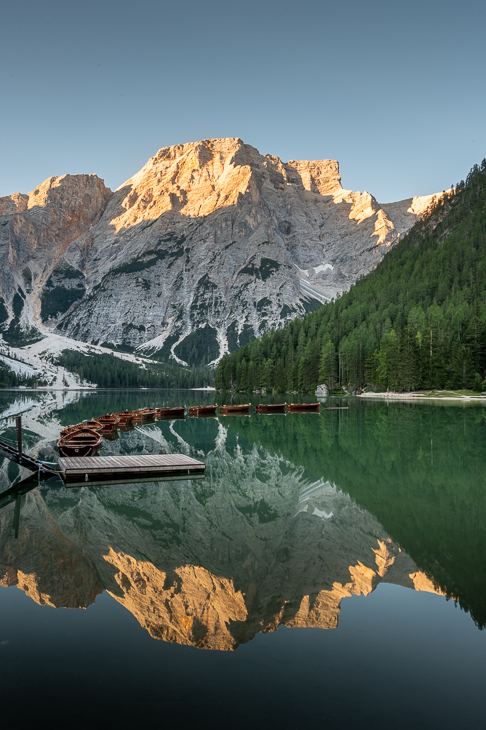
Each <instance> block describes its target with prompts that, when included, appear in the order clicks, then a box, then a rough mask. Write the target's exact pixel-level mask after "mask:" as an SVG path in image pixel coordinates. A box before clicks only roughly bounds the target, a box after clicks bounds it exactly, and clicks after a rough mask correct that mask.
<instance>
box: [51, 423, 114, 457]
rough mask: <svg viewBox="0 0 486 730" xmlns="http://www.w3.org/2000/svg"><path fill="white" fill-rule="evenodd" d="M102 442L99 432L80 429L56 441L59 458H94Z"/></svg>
mask: <svg viewBox="0 0 486 730" xmlns="http://www.w3.org/2000/svg"><path fill="white" fill-rule="evenodd" d="M102 442H103V439H102V437H101V434H100V433H99V432H97V431H91V430H90V429H89V428H81V429H79V430H78V431H73V432H71V433H68V434H67V435H66V436H61V438H60V439H58V441H57V448H58V450H59V453H60V455H61V456H94V455H95V454H96V453H97V452H98V450H99V449H100V446H101V444H102Z"/></svg>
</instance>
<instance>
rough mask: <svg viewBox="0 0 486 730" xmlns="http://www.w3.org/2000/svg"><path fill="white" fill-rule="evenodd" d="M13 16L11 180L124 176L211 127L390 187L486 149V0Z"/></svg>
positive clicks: (155, 0)
mask: <svg viewBox="0 0 486 730" xmlns="http://www.w3.org/2000/svg"><path fill="white" fill-rule="evenodd" d="M1 28H2V33H1V42H0V78H1V84H0V196H3V195H9V194H11V193H14V192H23V193H26V192H29V191H30V190H33V189H34V188H35V187H36V186H37V185H38V184H40V183H41V182H43V181H44V180H45V179H46V178H48V177H51V176H53V175H63V174H65V173H70V174H76V173H95V174H97V175H98V176H99V177H101V178H103V179H104V181H105V184H106V185H108V187H110V188H112V189H115V188H117V187H118V186H119V185H121V184H122V183H123V182H124V181H125V180H127V179H128V178H129V177H131V176H132V175H133V174H135V173H136V172H137V171H138V170H139V169H140V168H141V167H142V166H143V165H144V164H145V162H146V161H147V160H148V159H149V158H150V157H152V156H153V155H154V154H156V152H157V150H159V149H160V148H161V147H166V146H169V145H173V144H181V143H186V142H195V141H198V140H202V139H208V138H213V137H240V138H241V139H243V140H244V142H246V143H248V144H251V145H252V146H253V147H256V148H257V149H258V150H259V151H260V152H261V153H262V154H272V155H276V156H278V157H280V158H281V159H283V161H284V162H285V161H287V160H289V159H294V160H299V159H306V160H319V159H334V160H338V161H339V163H340V170H341V175H342V183H343V186H344V187H345V188H348V189H352V190H361V191H364V190H368V191H369V192H370V193H372V195H374V196H375V197H376V198H377V200H378V201H379V202H382V203H385V202H391V201H395V200H401V199H404V198H408V197H412V196H414V195H427V194H430V193H434V192H438V191H441V190H444V189H446V188H449V187H450V186H451V185H452V184H455V183H456V182H458V181H459V180H461V179H464V178H465V177H466V175H467V173H468V171H469V169H470V168H471V167H472V165H473V164H475V163H480V162H481V160H482V159H483V158H484V157H486V43H485V41H484V29H485V28H486V2H484V0H463V1H462V2H461V3H458V2H457V1H455V2H450V1H449V0H420V2H418V1H416V0H408V1H407V0H402V2H396V1H395V0H386V1H385V0H369V1H368V2H363V1H361V2H357V1H356V0H347V1H346V2H343V1H342V0H341V1H339V0H335V2H328V0H320V1H319V0H299V1H297V0H293V1H292V2H291V1H290V0H279V1H277V0H245V2H234V0H224V1H223V0H177V1H175V0H138V1H137V2H133V0H130V2H128V1H127V0H96V1H93V0H83V2H74V1H73V0H36V1H35V2H33V1H32V0H23V2H22V3H14V2H10V3H3V4H2V12H1Z"/></svg>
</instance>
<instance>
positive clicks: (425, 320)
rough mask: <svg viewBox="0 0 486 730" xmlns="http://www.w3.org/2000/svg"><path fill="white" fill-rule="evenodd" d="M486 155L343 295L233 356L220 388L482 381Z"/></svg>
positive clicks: (220, 375)
mask: <svg viewBox="0 0 486 730" xmlns="http://www.w3.org/2000/svg"><path fill="white" fill-rule="evenodd" d="M485 377H486V161H485V160H483V162H482V163H481V165H480V166H478V165H476V166H474V168H473V169H472V170H471V172H470V173H469V175H468V177H467V179H466V182H461V183H459V184H458V185H457V187H456V189H455V190H452V191H451V193H449V194H447V195H445V196H444V198H443V199H442V200H441V201H440V202H439V203H438V204H437V206H436V207H435V208H434V210H432V211H431V212H430V213H429V214H428V215H426V216H424V218H423V219H422V220H421V221H420V222H419V223H417V224H416V225H415V226H414V228H413V229H412V230H411V231H410V232H409V233H408V235H407V236H405V238H404V239H403V240H402V241H401V242H400V243H398V244H397V245H396V246H395V247H394V248H393V249H392V250H391V251H390V252H389V253H388V254H387V255H386V256H385V257H384V259H383V260H382V262H381V263H380V264H379V265H378V266H377V268H376V269H375V271H373V272H372V273H371V274H369V275H368V276H367V277H366V278H364V279H361V280H360V281H358V282H357V283H356V285H355V286H353V287H352V288H351V290H350V291H349V292H347V293H346V294H343V295H342V296H341V297H339V298H338V299H337V300H336V301H334V302H332V303H330V304H328V305H325V306H324V307H322V308H321V309H319V310H318V311H317V312H314V313H312V314H309V315H307V316H306V317H304V319H295V320H293V321H292V322H290V323H289V324H288V325H287V326H286V327H285V328H283V329H281V330H277V331H275V332H272V333H269V334H267V335H265V336H264V337H262V338H261V339H258V340H254V341H253V342H251V343H250V344H248V345H246V347H243V348H241V349H240V350H238V351H236V352H234V353H233V354H232V355H229V356H227V357H226V358H224V359H223V360H222V362H221V363H220V364H219V366H218V369H217V372H216V387H218V388H236V389H242V390H246V389H249V390H254V389H257V388H262V387H265V388H268V389H273V390H275V391H286V390H303V391H312V390H314V389H315V387H316V385H317V384H318V383H321V382H325V383H326V384H327V385H328V386H329V387H331V388H333V387H335V386H336V385H344V386H349V387H354V388H356V387H363V386H365V385H372V386H374V387H378V388H383V389H387V388H390V389H394V390H414V389H417V388H445V387H447V388H476V389H479V388H482V387H483V385H482V384H483V381H484V380H485Z"/></svg>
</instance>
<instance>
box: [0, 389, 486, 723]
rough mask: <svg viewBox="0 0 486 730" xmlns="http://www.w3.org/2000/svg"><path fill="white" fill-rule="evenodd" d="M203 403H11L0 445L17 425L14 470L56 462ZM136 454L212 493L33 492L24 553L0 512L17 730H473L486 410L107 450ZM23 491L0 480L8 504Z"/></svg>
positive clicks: (399, 406)
mask: <svg viewBox="0 0 486 730" xmlns="http://www.w3.org/2000/svg"><path fill="white" fill-rule="evenodd" d="M221 398H222V396H219V395H216V401H218V402H220V401H221V402H222V400H221ZM238 398H239V401H240V402H244V401H245V400H246V399H247V398H248V396H244V395H241V396H238ZM214 400H215V394H214V393H210V392H209V393H208V392H204V393H200V392H188V391H179V392H176V391H172V392H167V391H153V390H137V391H135V390H132V391H130V390H126V391H123V390H120V391H88V392H86V391H85V392H81V391H79V392H73V391H58V392H38V391H28V390H24V391H2V392H0V417H1V418H2V421H0V426H1V431H2V437H6V438H10V439H13V438H14V430H13V425H14V423H13V419H12V416H13V415H14V414H16V413H19V412H22V417H23V428H24V434H23V435H24V445H25V448H26V449H28V450H30V452H31V453H32V454H34V455H36V456H38V457H39V458H41V459H44V460H46V461H52V462H55V461H56V460H57V451H56V449H55V441H56V438H57V436H58V434H59V430H60V428H61V426H63V425H68V424H73V423H77V422H79V421H81V420H83V419H86V418H92V417H96V416H101V415H104V414H105V413H108V412H116V411H121V410H124V409H125V408H128V409H133V408H142V407H147V406H152V405H156V406H162V405H181V404H184V403H185V404H187V405H195V404H197V403H206V402H207V403H209V402H214ZM267 400H268V401H271V399H269V398H267ZM277 400H278V398H277ZM252 401H253V403H256V402H258V396H252ZM330 406H332V407H334V406H349V408H348V409H347V410H327V408H329V407H330ZM129 453H147V454H158V453H183V454H187V455H189V456H193V457H195V458H197V459H201V460H203V461H205V462H206V464H207V469H206V478H205V479H203V480H198V481H177V482H159V483H154V482H147V483H146V484H137V485H133V486H132V485H127V484H124V485H118V486H105V487H89V488H82V489H78V488H72V489H66V488H64V487H63V486H62V484H61V483H57V482H54V483H52V482H50V483H49V484H41V485H39V487H38V488H36V489H33V490H32V491H30V492H29V493H28V494H26V495H25V496H23V497H21V498H20V502H19V504H18V505H17V512H18V507H19V506H20V518H19V521H18V537H17V538H16V537H15V525H14V517H15V509H16V505H15V504H10V505H7V506H5V507H4V508H3V509H1V510H0V586H1V587H0V617H1V620H0V686H1V687H2V716H3V720H4V722H5V723H6V724H7V723H9V722H10V723H15V724H16V725H20V726H21V727H22V726H24V725H25V726H26V725H27V724H29V726H30V725H31V724H32V723H34V722H38V721H39V718H48V719H50V721H51V722H54V723H55V724H57V722H59V721H62V722H63V723H66V724H68V726H70V727H72V728H73V727H74V728H78V727H80V728H81V727H87V726H92V725H94V726H96V727H97V726H101V725H107V726H108V724H113V725H118V726H122V727H125V726H134V725H136V726H139V725H148V726H152V725H157V726H159V725H164V726H165V725H167V726H169V727H170V726H175V725H176V724H177V725H181V726H182V727H185V726H187V727H189V726H197V727H198V728H248V727H251V728H270V727H272V728H273V727H276V728H314V727H321V726H324V725H325V724H326V723H330V724H331V727H337V728H347V727H349V728H354V727H365V728H368V727H369V728H390V727H391V728H394V729H395V728H412V727H413V728H449V727H450V728H452V727H454V728H457V727H464V726H467V727H468V728H476V727H478V728H479V727H483V726H484V697H483V694H484V686H485V680H486V632H485V631H484V630H483V629H484V627H485V625H486V490H485V481H486V480H485V473H486V408H485V407H483V406H482V405H481V404H477V403H475V404H471V405H464V404H445V403H442V402H433V401H430V402H427V403H423V402H421V403H409V402H407V403H400V402H393V403H387V402H385V401H375V400H371V399H370V400H365V399H359V398H347V399H339V398H331V399H328V400H327V401H326V402H325V403H324V404H323V407H322V409H321V413H320V414H313V413H287V414H273V415H265V414H258V415H257V414H255V413H254V412H253V411H252V415H251V416H249V417H248V416H227V417H223V416H219V417H217V418H186V419H184V420H173V421H172V420H169V421H166V420H164V421H156V422H155V423H153V424H147V425H146V424H143V425H141V426H138V427H136V428H134V429H133V430H131V431H128V432H123V433H119V434H118V438H115V439H114V440H111V441H105V443H104V445H103V448H102V449H101V451H100V454H101V455H109V454H129ZM26 473H27V472H25V474H26ZM20 476H22V475H19V470H18V467H17V466H16V465H15V464H13V463H10V462H5V461H4V462H3V466H2V469H1V471H0V489H1V490H2V491H3V490H5V489H6V488H8V487H9V485H11V484H12V483H13V482H14V481H15V480H16V479H19V478H20Z"/></svg>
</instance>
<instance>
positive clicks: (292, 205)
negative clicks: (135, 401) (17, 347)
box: [0, 138, 434, 365]
mask: <svg viewBox="0 0 486 730" xmlns="http://www.w3.org/2000/svg"><path fill="white" fill-rule="evenodd" d="M433 199H434V196H429V197H426V198H421V199H418V198H413V199H409V200H406V201H400V202H399V203H390V204H387V205H381V204H379V203H378V202H377V200H376V199H375V198H374V197H373V195H371V194H370V193H368V192H364V193H360V192H352V191H350V190H346V189H344V188H343V187H342V185H341V176H340V172H339V164H338V162H337V161H335V160H317V161H308V160H290V161H289V162H282V160H281V159H280V158H278V157H275V156H272V155H262V154H260V152H259V151H258V150H257V149H256V148H255V147H252V146H251V145H248V144H245V143H244V142H243V141H242V140H241V139H239V138H227V139H206V140H202V141H200V142H194V143H188V144H182V145H175V146H171V147H164V148H162V149H160V150H159V151H158V152H157V154H156V155H154V156H153V157H152V158H151V159H150V160H148V162H147V164H146V165H144V167H143V168H142V169H141V170H140V171H139V172H138V173H137V174H136V175H134V176H133V177H131V178H130V179H129V180H127V181H126V182H125V183H123V185H121V186H120V187H119V188H118V189H117V190H116V191H115V192H114V193H111V191H110V190H109V189H108V188H106V187H105V185H104V183H103V180H101V179H100V178H98V177H97V176H96V175H64V176H62V177H52V178H49V179H48V180H46V181H45V182H44V183H43V184H42V185H40V186H39V187H38V188H36V189H35V190H34V191H32V192H31V193H29V194H28V195H20V194H15V195H12V196H7V197H6V198H2V199H0V251H1V252H2V255H3V261H5V262H6V261H8V266H7V267H5V268H4V271H3V272H2V273H1V274H0V295H1V296H2V297H3V301H4V303H5V308H6V311H7V312H8V317H7V319H6V321H5V322H4V324H3V330H4V333H5V332H6V331H7V330H9V329H11V327H12V322H13V320H14V319H15V318H16V317H17V320H16V322H17V325H19V326H24V325H25V326H27V325H28V326H32V325H33V326H35V327H36V328H37V330H39V331H40V332H46V331H51V330H52V329H55V328H57V331H58V332H61V333H63V334H66V335H68V336H69V337H71V338H73V339H78V340H82V341H87V342H92V343H97V344H101V343H107V344H108V345H109V346H122V347H123V348H127V347H129V348H142V349H145V350H146V351H147V352H158V353H159V354H160V355H161V356H162V357H169V358H173V359H175V360H176V361H178V362H179V363H181V364H189V365H194V364H201V363H214V362H217V360H218V359H219V358H220V357H221V356H222V355H223V354H224V353H225V352H227V351H228V350H232V349H234V348H235V347H237V346H239V345H241V344H244V343H245V342H247V341H248V340H249V339H251V338H252V337H255V336H258V335H259V334H262V333H263V332H265V331H267V330H268V329H270V328H274V327H278V326H280V325H281V324H282V323H283V322H285V321H288V320H289V319H292V318H293V317H296V316H299V315H302V314H304V313H305V312H306V311H310V310H312V309H314V308H316V307H318V306H321V305H322V304H323V303H325V302H327V301H329V300H330V299H332V298H333V297H334V296H336V294H338V293H339V292H342V291H344V290H346V289H348V288H349V287H350V286H351V284H352V283H353V282H354V281H356V279H357V278H358V277H360V276H363V275H366V274H367V273H368V272H369V271H371V270H372V269H373V268H374V267H375V266H376V264H377V263H378V262H379V261H380V260H381V259H382V257H383V255H384V254H385V252H386V250H387V249H388V247H389V246H392V245H394V243H396V241H398V240H399V238H400V237H401V236H402V235H403V234H404V233H405V232H406V231H407V230H408V229H409V228H410V227H411V226H412V225H413V223H415V221H416V220H418V218H420V216H421V215H423V212H424V211H425V210H426V209H427V206H428V205H430V204H431V202H433ZM16 295H20V296H21V299H22V302H21V303H19V302H17V305H16V308H14V306H13V298H14V297H15V296H16ZM20 311H21V314H19V312H20ZM16 312H17V314H16ZM17 325H16V326H17ZM46 328H47V329H46ZM15 331H16V332H17V329H16V330H15Z"/></svg>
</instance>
